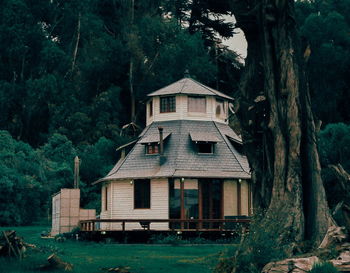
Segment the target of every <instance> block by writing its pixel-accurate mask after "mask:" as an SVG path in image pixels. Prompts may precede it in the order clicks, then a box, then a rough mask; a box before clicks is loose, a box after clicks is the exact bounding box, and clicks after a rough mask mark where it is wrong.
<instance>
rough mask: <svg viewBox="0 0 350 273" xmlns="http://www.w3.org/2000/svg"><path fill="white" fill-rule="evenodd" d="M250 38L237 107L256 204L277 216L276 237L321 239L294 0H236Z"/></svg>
mask: <svg viewBox="0 0 350 273" xmlns="http://www.w3.org/2000/svg"><path fill="white" fill-rule="evenodd" d="M232 5H233V7H232V10H233V12H234V14H235V16H236V19H237V26H239V27H240V28H242V29H243V31H244V33H245V35H246V39H247V41H248V56H247V59H246V68H245V71H244V74H243V76H242V80H241V84H240V98H239V99H238V102H237V108H238V110H237V114H238V117H239V119H240V122H241V126H242V135H243V140H244V143H245V149H246V153H247V156H248V159H249V162H250V165H251V168H252V182H253V190H254V206H255V207H259V208H261V207H262V208H266V209H267V214H268V215H270V216H271V217H273V218H274V219H275V220H276V221H278V222H279V223H280V224H281V236H280V238H281V240H285V239H286V240H289V241H290V240H293V241H296V242H300V241H302V240H305V239H309V240H313V241H314V242H315V243H318V242H320V241H321V239H322V237H323V236H324V235H325V233H326V231H327V228H328V226H329V225H330V224H331V222H332V220H331V217H330V214H329V210H328V205H327V201H326V196H325V191H324V187H323V183H322V180H321V175H320V164H319V159H318V152H317V147H316V134H315V124H314V118H313V114H312V111H311V107H310V96H309V89H308V85H307V77H306V75H305V73H304V65H305V64H304V60H303V59H302V58H301V55H302V54H301V52H300V44H299V39H298V33H297V28H296V22H295V19H294V1H293V0H270V1H268V0H261V1H260V0H254V1H239V0H236V1H233V2H232Z"/></svg>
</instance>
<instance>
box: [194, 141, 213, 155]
mask: <svg viewBox="0 0 350 273" xmlns="http://www.w3.org/2000/svg"><path fill="white" fill-rule="evenodd" d="M197 149H198V150H197V152H198V153H199V154H213V153H214V143H213V142H209V143H206V142H197Z"/></svg>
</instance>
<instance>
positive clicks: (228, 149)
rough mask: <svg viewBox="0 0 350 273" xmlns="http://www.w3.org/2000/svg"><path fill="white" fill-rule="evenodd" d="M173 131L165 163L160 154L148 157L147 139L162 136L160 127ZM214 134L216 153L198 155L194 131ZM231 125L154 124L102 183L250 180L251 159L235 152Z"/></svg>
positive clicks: (191, 121)
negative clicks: (173, 179)
mask: <svg viewBox="0 0 350 273" xmlns="http://www.w3.org/2000/svg"><path fill="white" fill-rule="evenodd" d="M159 126H161V127H163V128H164V131H165V132H171V137H170V138H168V140H167V141H166V142H165V143H164V157H165V158H166V160H165V162H164V163H163V164H162V165H160V164H159V155H147V154H145V149H144V146H143V145H142V144H141V142H143V139H147V138H148V137H149V136H156V135H158V136H159V133H158V127H159ZM195 130H197V131H198V132H210V134H211V136H212V137H215V138H216V139H217V140H218V141H217V143H215V152H214V153H213V154H205V155H203V154H198V153H197V152H196V147H195V145H196V144H195V143H194V142H193V141H192V140H191V137H190V136H189V135H190V132H194V131H195ZM230 130H232V129H231V128H230V127H229V126H228V125H226V124H222V123H216V122H213V121H194V120H173V121H162V122H153V123H152V124H150V125H149V126H148V127H146V128H145V130H144V131H143V133H142V137H141V139H140V141H139V142H137V143H136V144H135V146H134V147H133V148H132V150H131V151H130V152H129V154H128V155H127V156H126V157H125V158H124V159H123V160H122V161H119V162H118V163H117V165H116V166H115V167H114V168H113V169H112V170H111V171H110V172H109V173H108V175H107V176H106V177H104V178H102V179H100V180H99V182H100V181H108V180H116V179H134V178H152V177H154V178H155V177H193V178H195V177H208V178H250V173H249V171H250V169H249V165H248V161H247V158H246V157H245V156H243V155H241V154H239V152H238V151H237V150H236V149H235V147H234V146H233V145H232V144H231V142H230V141H229V140H228V138H227V137H226V135H225V133H227V132H228V131H230Z"/></svg>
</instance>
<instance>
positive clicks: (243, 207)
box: [241, 180, 249, 216]
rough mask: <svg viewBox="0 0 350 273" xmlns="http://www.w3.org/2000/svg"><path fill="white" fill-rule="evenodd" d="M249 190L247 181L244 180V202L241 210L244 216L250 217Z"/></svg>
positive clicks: (242, 200)
mask: <svg viewBox="0 0 350 273" xmlns="http://www.w3.org/2000/svg"><path fill="white" fill-rule="evenodd" d="M248 192H249V190H248V182H247V181H246V180H242V182H241V202H242V205H241V208H242V213H241V214H242V215H246V216H248V215H249V209H248V207H249V206H248V200H249V198H248V194H249V193H248Z"/></svg>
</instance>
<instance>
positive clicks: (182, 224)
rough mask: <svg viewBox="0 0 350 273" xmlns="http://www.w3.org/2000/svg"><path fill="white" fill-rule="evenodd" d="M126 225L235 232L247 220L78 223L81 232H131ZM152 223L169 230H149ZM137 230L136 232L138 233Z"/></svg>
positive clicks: (244, 224)
mask: <svg viewBox="0 0 350 273" xmlns="http://www.w3.org/2000/svg"><path fill="white" fill-rule="evenodd" d="M102 223H113V224H118V223H119V224H120V229H114V230H113V229H110V228H105V229H103V228H101V226H103V225H101V224H102ZM127 223H139V224H140V229H141V230H145V231H151V230H152V231H153V232H157V231H181V232H188V231H196V232H203V231H208V232H210V231H212V232H218V231H236V230H237V228H241V227H245V228H246V227H248V226H249V223H250V219H249V218H237V219H92V220H84V221H80V222H79V227H80V230H81V231H83V232H91V231H122V232H125V231H132V230H130V229H127V228H126V224H127ZM152 223H168V226H169V228H168V229H164V230H159V229H154V230H153V229H151V224H152ZM140 229H137V231H140Z"/></svg>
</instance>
